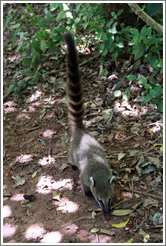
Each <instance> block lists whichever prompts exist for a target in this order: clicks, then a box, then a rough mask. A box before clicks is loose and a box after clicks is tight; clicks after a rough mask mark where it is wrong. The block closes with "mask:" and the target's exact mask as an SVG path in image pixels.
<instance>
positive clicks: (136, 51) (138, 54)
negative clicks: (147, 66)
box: [133, 43, 145, 60]
mask: <svg viewBox="0 0 166 246" xmlns="http://www.w3.org/2000/svg"><path fill="white" fill-rule="evenodd" d="M144 52H145V47H144V45H143V44H141V43H139V44H138V45H136V46H135V47H134V50H133V54H134V60H137V59H139V58H140V57H141V56H142V55H143V54H144Z"/></svg>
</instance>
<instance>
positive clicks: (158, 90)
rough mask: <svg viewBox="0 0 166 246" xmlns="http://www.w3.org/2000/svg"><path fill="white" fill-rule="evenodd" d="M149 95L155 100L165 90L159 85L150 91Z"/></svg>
mask: <svg viewBox="0 0 166 246" xmlns="http://www.w3.org/2000/svg"><path fill="white" fill-rule="evenodd" d="M149 93H150V95H151V96H152V97H153V98H155V97H157V96H160V95H161V94H162V93H163V89H162V88H161V86H160V85H158V86H155V87H154V88H152V89H150V91H149Z"/></svg>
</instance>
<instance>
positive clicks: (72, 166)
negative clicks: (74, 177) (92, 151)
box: [69, 162, 78, 171]
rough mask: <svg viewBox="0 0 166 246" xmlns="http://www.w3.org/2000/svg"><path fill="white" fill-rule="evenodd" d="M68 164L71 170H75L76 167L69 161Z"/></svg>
mask: <svg viewBox="0 0 166 246" xmlns="http://www.w3.org/2000/svg"><path fill="white" fill-rule="evenodd" d="M69 165H70V166H71V168H72V170H74V171H77V170H78V167H77V166H76V165H74V164H73V163H71V162H69Z"/></svg>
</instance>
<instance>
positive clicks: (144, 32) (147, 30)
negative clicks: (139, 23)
mask: <svg viewBox="0 0 166 246" xmlns="http://www.w3.org/2000/svg"><path fill="white" fill-rule="evenodd" d="M149 35H151V28H150V27H147V26H143V27H142V29H141V31H140V38H141V39H144V37H147V36H149Z"/></svg>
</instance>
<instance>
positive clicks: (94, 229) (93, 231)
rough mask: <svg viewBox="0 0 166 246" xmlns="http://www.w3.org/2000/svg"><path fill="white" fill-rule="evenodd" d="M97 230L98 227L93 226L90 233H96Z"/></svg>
mask: <svg viewBox="0 0 166 246" xmlns="http://www.w3.org/2000/svg"><path fill="white" fill-rule="evenodd" d="M98 231H100V229H99V228H93V229H91V232H92V233H96V232H98Z"/></svg>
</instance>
